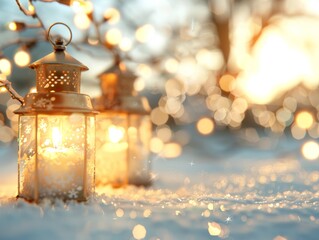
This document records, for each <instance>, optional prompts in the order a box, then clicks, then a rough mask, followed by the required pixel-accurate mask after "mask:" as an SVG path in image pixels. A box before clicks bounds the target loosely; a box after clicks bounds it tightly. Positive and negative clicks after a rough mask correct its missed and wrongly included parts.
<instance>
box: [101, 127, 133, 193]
mask: <svg viewBox="0 0 319 240" xmlns="http://www.w3.org/2000/svg"><path fill="white" fill-rule="evenodd" d="M106 138H107V141H106V142H105V143H104V144H103V145H102V146H101V147H100V148H99V149H97V162H96V166H97V168H98V169H99V171H97V173H96V174H97V177H96V179H97V182H98V183H103V184H104V183H107V184H112V186H113V187H120V186H123V185H125V184H127V151H128V143H127V142H126V141H125V129H124V128H123V127H118V126H115V125H110V126H109V127H108V131H107V136H106Z"/></svg>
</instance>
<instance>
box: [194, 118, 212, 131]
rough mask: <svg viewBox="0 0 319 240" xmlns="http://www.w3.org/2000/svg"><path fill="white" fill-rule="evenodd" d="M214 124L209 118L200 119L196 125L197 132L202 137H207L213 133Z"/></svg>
mask: <svg viewBox="0 0 319 240" xmlns="http://www.w3.org/2000/svg"><path fill="white" fill-rule="evenodd" d="M214 127H215V125H214V122H213V120H212V119H210V118H201V119H200V120H199V121H198V122H197V124H196V128H197V131H198V132H199V133H200V134H202V135H209V134H211V133H212V132H213V131H214Z"/></svg>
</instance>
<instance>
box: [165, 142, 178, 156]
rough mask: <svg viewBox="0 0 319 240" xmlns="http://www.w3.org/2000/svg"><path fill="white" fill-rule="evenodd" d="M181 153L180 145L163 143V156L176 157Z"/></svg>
mask: <svg viewBox="0 0 319 240" xmlns="http://www.w3.org/2000/svg"><path fill="white" fill-rule="evenodd" d="M181 154H182V147H181V145H179V144H178V143H167V144H165V145H164V147H163V150H162V152H161V156H163V157H165V158H176V157H178V156H180V155H181Z"/></svg>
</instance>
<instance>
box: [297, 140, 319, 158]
mask: <svg viewBox="0 0 319 240" xmlns="http://www.w3.org/2000/svg"><path fill="white" fill-rule="evenodd" d="M301 152H302V155H303V156H304V158H306V159H307V160H310V161H313V160H317V159H318V157H319V145H318V143H316V142H314V141H308V142H306V143H304V144H303V145H302V148H301Z"/></svg>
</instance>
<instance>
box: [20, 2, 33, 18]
mask: <svg viewBox="0 0 319 240" xmlns="http://www.w3.org/2000/svg"><path fill="white" fill-rule="evenodd" d="M16 3H17V5H18V7H19V8H20V10H21V12H23V13H24V14H25V15H26V16H32V17H34V15H35V12H30V11H29V10H28V9H26V8H25V7H24V6H23V5H22V4H21V3H20V1H19V0H16Z"/></svg>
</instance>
